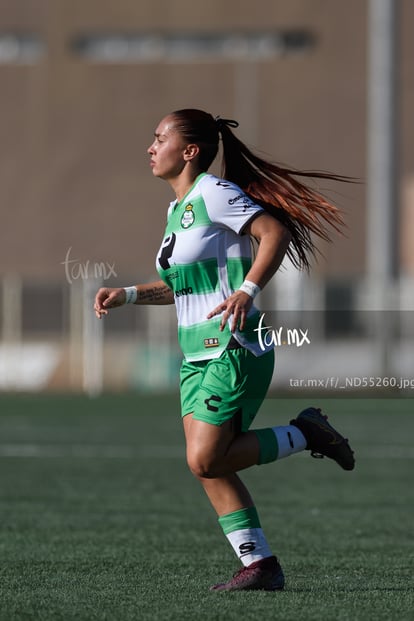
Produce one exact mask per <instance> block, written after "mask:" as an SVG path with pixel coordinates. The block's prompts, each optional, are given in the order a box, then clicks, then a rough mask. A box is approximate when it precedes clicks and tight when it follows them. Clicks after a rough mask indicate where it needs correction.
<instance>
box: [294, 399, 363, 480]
mask: <svg viewBox="0 0 414 621" xmlns="http://www.w3.org/2000/svg"><path fill="white" fill-rule="evenodd" d="M290 424H291V425H295V427H297V428H298V429H300V431H301V432H302V433H303V435H304V436H305V440H306V442H307V446H306V449H307V450H309V451H310V452H311V455H312V457H324V456H325V457H330V458H331V459H333V460H334V461H336V463H337V464H339V465H340V466H341V468H343V469H344V470H353V469H354V466H355V459H354V452H353V451H352V450H351V447H350V446H349V443H348V440H347V439H346V438H344V437H343V436H341V434H340V433H338V432H337V431H336V429H334V428H333V427H332V425H330V424H329V423H328V417H327V416H324V415H323V414H322V413H321V411H320V410H319V409H317V408H307V409H306V410H303V412H301V413H300V414H299V415H298V416H297V418H295V419H294V420H291V421H290Z"/></svg>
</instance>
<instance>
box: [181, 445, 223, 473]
mask: <svg viewBox="0 0 414 621" xmlns="http://www.w3.org/2000/svg"><path fill="white" fill-rule="evenodd" d="M187 464H188V467H189V469H190V471H191V473H192V474H193V475H194V476H195V477H196V478H197V479H214V478H215V477H218V476H220V474H221V473H220V460H218V459H217V458H215V457H213V456H212V455H208V454H206V453H205V451H196V450H191V451H187Z"/></svg>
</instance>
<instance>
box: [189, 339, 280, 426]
mask: <svg viewBox="0 0 414 621" xmlns="http://www.w3.org/2000/svg"><path fill="white" fill-rule="evenodd" d="M273 368H274V351H273V350H271V351H270V352H267V353H266V354H263V355H262V356H255V355H254V354H252V353H251V352H249V351H248V350H247V349H244V348H238V349H229V350H225V351H224V352H223V353H222V354H221V356H220V357H219V358H214V359H212V360H201V361H199V362H186V361H185V360H184V361H183V363H182V365H181V371H180V393H181V413H182V416H186V414H190V413H193V418H195V419H197V420H201V421H204V422H206V423H210V424H212V425H222V424H223V423H224V422H226V421H227V420H230V419H232V418H233V417H234V418H235V424H236V425H237V431H247V430H248V429H249V427H250V425H251V423H252V421H253V419H254V417H255V416H256V414H257V411H258V410H259V407H260V406H261V404H262V402H263V400H264V398H265V396H266V393H267V390H268V388H269V385H270V382H271V380H272V375H273Z"/></svg>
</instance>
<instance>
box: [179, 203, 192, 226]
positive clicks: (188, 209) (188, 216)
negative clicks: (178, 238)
mask: <svg viewBox="0 0 414 621" xmlns="http://www.w3.org/2000/svg"><path fill="white" fill-rule="evenodd" d="M194 220H195V215H194V211H193V206H192V204H191V203H188V205H186V206H185V209H184V213H183V215H182V218H181V226H182V227H183V229H188V228H190V226H191V225H192V224H193V223H194Z"/></svg>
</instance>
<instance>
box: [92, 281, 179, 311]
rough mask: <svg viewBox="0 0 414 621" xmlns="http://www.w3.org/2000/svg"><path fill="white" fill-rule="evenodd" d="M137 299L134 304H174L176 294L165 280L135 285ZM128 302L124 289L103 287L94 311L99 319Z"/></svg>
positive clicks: (99, 292) (96, 299)
mask: <svg viewBox="0 0 414 621" xmlns="http://www.w3.org/2000/svg"><path fill="white" fill-rule="evenodd" d="M135 287H136V289H137V299H136V301H135V302H134V304H160V305H161V304H174V294H173V292H172V290H171V289H170V288H169V287H167V285H166V284H165V282H164V281H163V280H157V281H155V282H150V283H147V284H143V285H135ZM125 302H126V291H125V289H124V287H102V288H101V289H99V291H98V293H97V294H96V296H95V304H94V310H95V315H96V316H97V317H98V319H101V318H102V316H103V315H107V314H108V312H109V310H110V309H112V308H117V307H118V306H123V304H125Z"/></svg>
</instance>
